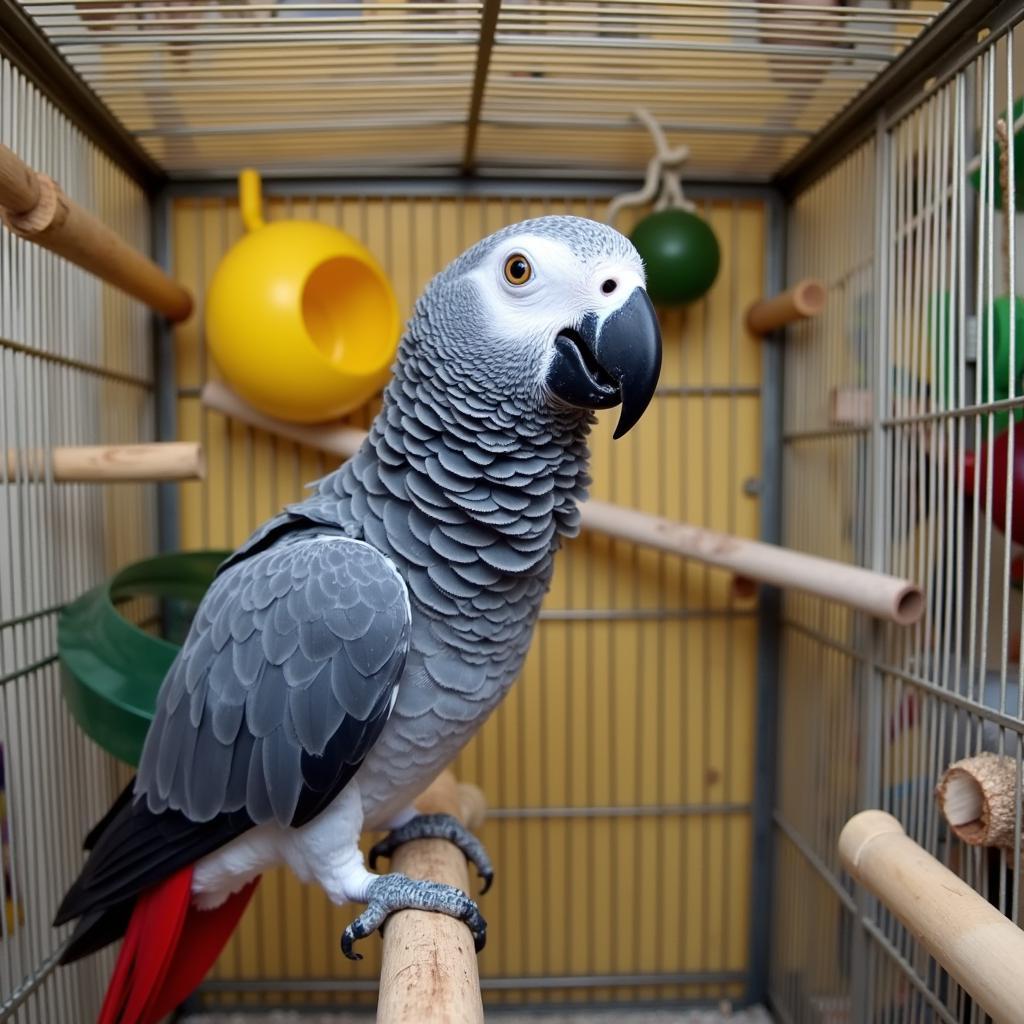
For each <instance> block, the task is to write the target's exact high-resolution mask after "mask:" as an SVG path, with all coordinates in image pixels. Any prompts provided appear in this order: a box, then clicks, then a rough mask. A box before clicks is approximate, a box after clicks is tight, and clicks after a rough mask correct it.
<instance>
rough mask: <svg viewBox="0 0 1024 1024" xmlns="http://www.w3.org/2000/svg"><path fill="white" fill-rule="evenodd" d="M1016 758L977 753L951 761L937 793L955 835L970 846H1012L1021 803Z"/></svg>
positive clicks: (940, 805)
mask: <svg viewBox="0 0 1024 1024" xmlns="http://www.w3.org/2000/svg"><path fill="white" fill-rule="evenodd" d="M1018 774H1019V771H1018V768H1017V761H1016V759H1015V758H1012V757H1007V756H1000V755H998V754H978V755H977V757H965V758H964V759H963V760H961V761H956V762H955V763H954V764H951V765H950V766H949V767H948V768H947V769H946V771H945V772H944V773H943V775H942V779H941V781H940V782H939V786H938V790H937V793H936V796H937V798H938V801H939V807H940V808H941V809H942V813H943V815H944V816H945V818H946V821H947V822H948V823H949V827H950V829H951V830H952V832H953V834H954V835H956V836H957V838H959V839H962V840H963V841H964V842H965V843H970V844H971V845H972V846H1002V847H1005V848H1011V847H1012V846H1013V845H1014V839H1015V834H1016V832H1017V829H1018V826H1017V806H1018V804H1019V803H1020V790H1019V788H1018V782H1017V778H1018Z"/></svg>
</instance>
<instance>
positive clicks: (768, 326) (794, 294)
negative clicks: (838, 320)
mask: <svg viewBox="0 0 1024 1024" xmlns="http://www.w3.org/2000/svg"><path fill="white" fill-rule="evenodd" d="M825 294H826V293H825V286H824V285H823V284H822V283H821V282H820V281H815V280H814V279H813V278H808V279H807V280H805V281H800V282H798V283H797V284H795V285H793V287H792V288H790V289H788V290H787V291H784V292H782V293H781V294H779V295H776V296H775V297H774V298H771V299H758V301H757V302H755V303H754V304H753V305H752V306H751V307H750V308H749V309H748V310H747V329H748V330H749V331H750V332H751V333H752V334H770V333H771V332H772V331H776V330H778V329H779V328H780V327H785V326H786V324H791V323H793V321H795V320H806V319H807V317H809V316H817V315H818V314H819V313H820V312H821V311H822V310H823V309H824V308H825Z"/></svg>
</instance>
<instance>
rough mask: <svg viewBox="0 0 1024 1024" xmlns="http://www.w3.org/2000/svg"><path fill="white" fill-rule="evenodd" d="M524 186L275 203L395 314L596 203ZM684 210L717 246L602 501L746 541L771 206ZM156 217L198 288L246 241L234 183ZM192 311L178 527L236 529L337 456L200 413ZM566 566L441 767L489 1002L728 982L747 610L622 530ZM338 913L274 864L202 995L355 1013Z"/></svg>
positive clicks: (687, 989)
mask: <svg viewBox="0 0 1024 1024" xmlns="http://www.w3.org/2000/svg"><path fill="white" fill-rule="evenodd" d="M399 187H400V186H399ZM427 187H428V188H429V186H427ZM526 195H527V198H521V197H518V196H513V197H509V196H507V195H500V196H495V197H493V198H483V199H480V198H453V197H444V196H433V197H431V196H426V197H420V198H417V197H414V196H413V197H410V196H407V195H402V194H401V193H400V192H397V193H396V194H394V195H388V196H379V195H378V196H376V197H367V196H365V195H364V196H358V195H357V196H345V195H344V194H342V195H341V196H338V195H337V194H335V195H330V194H328V195H320V196H319V197H317V196H309V195H303V194H299V195H293V194H288V195H286V196H281V197H279V198H277V199H276V200H274V201H273V202H272V203H270V204H269V207H270V208H269V211H268V212H269V214H270V216H271V217H272V218H274V219H277V218H283V217H312V218H317V219H321V220H323V221H326V222H327V223H329V224H337V225H339V226H341V227H343V228H344V229H345V230H347V231H350V232H352V233H353V234H355V235H356V236H357V237H359V238H361V239H363V240H365V241H366V243H367V244H368V245H369V246H370V248H371V249H372V250H373V251H374V252H375V254H376V255H377V256H378V257H379V258H380V260H381V261H382V264H383V265H384V267H385V269H386V271H387V273H388V275H389V277H390V278H391V280H392V282H393V283H394V285H395V288H396V291H397V294H398V297H399V301H400V303H401V304H402V306H403V308H404V309H406V310H407V309H409V308H410V305H411V303H412V301H413V299H414V298H415V296H416V295H417V294H418V293H419V292H420V290H421V289H422V287H423V286H424V285H425V283H426V282H427V280H428V279H429V277H430V276H431V275H432V274H433V273H434V272H435V271H436V269H437V268H438V267H440V266H443V265H444V264H445V263H446V262H447V261H448V260H449V259H451V258H452V257H454V256H455V255H456V254H457V253H459V252H460V251H461V250H463V249H464V248H466V247H467V246H469V245H470V244H472V243H473V242H474V241H476V240H477V239H479V238H480V237H482V236H483V235H485V234H487V233H488V232H490V231H493V230H495V229H497V228H498V227H500V226H502V225H504V224H506V223H511V222H514V221H516V220H519V219H522V218H525V217H528V216H534V215H537V214H541V213H559V212H572V213H576V214H584V215H590V216H598V217H599V216H600V215H601V213H602V210H603V206H604V202H605V201H606V200H605V198H604V197H596V198H595V197H594V196H592V195H591V196H588V197H585V198H577V197H574V196H569V197H566V196H565V195H557V196H551V197H550V198H548V199H533V198H529V194H528V193H527V194H526ZM702 212H703V214H704V215H705V216H707V217H708V218H709V219H710V221H711V223H712V225H713V226H714V229H715V231H716V232H717V234H718V236H719V238H720V240H721V244H722V249H723V254H724V263H723V266H722V270H721V272H720V276H719V279H718V282H717V284H716V285H715V287H714V289H713V290H712V292H711V293H710V295H709V296H708V297H707V299H705V300H703V301H701V302H700V303H698V304H696V305H695V306H693V307H691V308H690V309H689V310H688V311H687V313H686V314H685V315H684V314H680V313H672V314H667V315H666V317H665V319H664V328H665V334H666V359H665V369H664V372H663V375H662V385H661V391H660V394H659V396H658V397H657V399H656V401H655V404H654V406H653V407H652V408H651V410H650V411H649V412H648V414H647V415H646V417H645V418H644V420H643V422H642V423H641V424H640V426H639V427H638V428H637V430H636V432H635V436H634V434H631V435H630V436H629V438H627V439H625V440H624V441H620V442H616V443H614V444H613V443H612V442H611V438H610V433H611V427H612V423H611V421H610V420H608V422H602V424H601V427H600V429H599V430H598V431H597V432H596V435H595V437H594V467H593V468H594V472H593V475H594V478H595V494H596V496H598V497H601V498H604V499H607V500H612V501H617V502H620V503H622V504H624V505H628V506H634V507H638V508H643V509H647V510H649V511H652V512H660V513H662V514H666V515H670V516H674V517H676V518H682V519H687V520H690V521H693V522H696V523H703V524H707V525H713V526H715V527H716V528H721V529H729V530H732V531H733V532H736V533H740V534H745V535H747V536H756V535H757V532H758V513H759V508H758V502H757V500H756V498H755V497H752V496H750V495H749V494H747V493H745V492H744V483H745V482H747V481H754V480H756V478H757V475H758V472H759V465H760V450H759V445H758V443H757V438H758V435H759V417H760V392H761V358H762V351H761V348H760V346H759V344H758V343H757V342H756V340H754V339H753V338H751V337H750V336H749V335H747V334H746V333H745V331H744V330H743V329H742V326H741V319H740V318H741V311H742V309H743V308H744V307H745V305H746V304H747V303H748V302H749V301H750V300H751V299H752V298H754V297H756V296H757V295H759V294H760V292H761V289H762V286H763V274H764V269H763V240H764V231H765V224H764V207H763V204H762V203H761V202H760V201H752V200H723V201H718V202H708V203H705V204H703V207H702ZM173 228H174V230H173V239H174V253H175V263H176V271H177V273H178V274H179V275H180V276H181V277H182V278H183V279H184V280H185V282H186V283H188V284H189V285H191V286H192V287H193V289H194V291H195V293H196V294H197V295H199V296H201V295H202V294H203V292H204V285H205V283H206V281H207V280H208V279H209V277H210V275H211V274H212V272H213V270H214V269H215V267H216V265H217V263H218V261H219V259H220V257H221V255H222V254H223V252H224V250H225V248H226V246H227V245H229V244H230V243H231V242H232V241H233V240H234V239H235V238H236V237H238V235H239V233H240V230H241V225H240V223H239V218H238V211H237V207H236V205H235V202H234V199H233V197H231V198H207V199H201V198H187V197H186V198H181V199H178V200H177V201H176V202H175V204H174V208H173ZM740 239H744V240H745V241H746V244H745V245H741V244H740ZM200 314H201V311H200ZM201 323H202V318H201V315H200V316H198V317H196V318H194V319H193V321H192V322H191V323H189V324H186V325H183V326H182V327H181V328H179V329H178V330H177V332H176V334H177V353H178V383H179V397H180V428H181V436H182V437H183V438H187V439H201V440H202V441H203V443H204V445H205V446H206V447H207V450H208V454H209V475H208V478H207V480H206V481H205V482H204V483H202V484H198V483H196V484H186V485H184V486H183V487H182V491H181V510H182V543H183V545H184V546H200V545H230V544H234V543H237V542H239V541H240V540H241V539H242V538H243V537H244V536H245V535H246V534H247V532H248V531H249V530H250V529H251V528H252V527H253V526H254V525H255V524H256V523H258V522H260V521H261V520H262V519H264V518H265V517H267V516H268V515H270V514H271V513H273V512H274V511H276V510H277V509H278V508H279V507H280V506H281V505H282V504H284V503H285V502H286V501H288V500H292V499H293V498H295V497H296V496H298V495H299V493H300V490H301V487H302V485H303V484H304V483H305V482H306V481H309V480H311V479H313V478H315V477H316V476H318V475H320V474H322V473H324V472H326V471H327V470H328V469H330V468H331V467H332V463H331V462H330V461H325V459H324V458H323V457H322V456H320V455H319V454H317V453H314V452H310V451H307V450H303V449H299V448H297V447H296V446H295V445H294V444H291V443H288V442H284V441H275V440H274V439H272V438H270V437H268V436H267V435H265V434H261V433H259V432H255V431H252V430H250V429H247V428H245V427H242V426H240V425H238V424H234V423H232V422H230V421H228V420H225V419H224V418H223V417H222V416H220V415H217V414H214V413H210V412H203V411H202V409H201V406H200V405H199V402H198V401H197V394H198V389H199V388H200V386H201V385H202V383H203V382H204V381H205V380H206V379H207V376H208V375H209V374H213V373H215V368H214V367H213V366H211V365H210V363H209V361H208V359H207V355H206V349H205V344H204V340H203V337H202V334H201V331H200V325H201ZM371 411H372V410H371ZM368 416H369V412H368V413H367V415H365V416H363V417H361V418H360V420H359V423H360V425H362V426H365V425H366V423H367V422H368ZM665 467H673V468H672V471H670V472H666V471H665ZM747 490H748V491H749V490H750V488H749V487H748V488H747ZM560 559H561V561H560V566H559V571H558V573H557V577H556V580H555V583H554V586H553V588H552V591H551V594H550V595H549V599H548V601H547V603H546V605H545V609H544V612H543V619H542V622H541V624H540V626H539V627H538V632H537V635H536V638H535V642H534V646H533V649H532V652H531V655H530V658H529V661H528V664H527V667H526V669H525V671H524V675H523V678H522V679H521V680H520V681H519V682H518V683H517V684H516V687H515V688H514V689H513V691H512V693H511V694H510V696H509V697H508V699H507V700H506V701H505V703H504V704H503V705H502V706H501V708H500V709H499V711H498V712H497V713H496V714H495V715H494V717H493V718H492V719H491V721H489V722H488V724H487V725H486V726H485V728H484V731H483V732H482V734H481V735H480V737H479V738H478V739H477V740H476V741H474V743H473V744H472V746H471V747H470V748H468V749H467V751H466V752H465V753H464V754H463V756H462V757H461V758H460V759H459V762H458V764H457V765H456V770H457V773H458V774H459V776H460V777H461V778H463V779H466V780H473V781H476V782H478V783H479V784H480V785H481V786H482V787H483V789H484V791H485V793H486V794H487V797H488V800H489V802H490V803H491V805H492V810H491V811H490V813H489V819H488V824H487V825H486V828H485V830H484V832H483V839H484V841H485V842H486V843H487V845H488V846H489V848H490V849H491V851H492V854H493V856H494V859H495V864H496V866H497V869H498V872H499V876H500V878H499V881H498V882H497V883H496V886H495V889H494V891H493V894H489V895H488V896H487V897H485V898H484V901H483V910H484V912H485V914H486V915H487V916H488V918H489V919H490V923H491V933H490V937H489V941H488V946H487V949H486V950H485V951H484V953H483V957H482V959H481V973H482V975H483V978H484V986H485V989H486V990H487V998H488V1000H489V1001H491V1002H492V1003H493V1002H502V1003H506V1004H517V1003H537V1002H551V1001H565V1000H570V1001H574V1002H588V1003H590V1002H593V1003H607V1002H611V1001H635V1000H647V1001H650V1000H661V1001H665V1000H674V999H690V1000H697V999H705V1000H706V999H719V998H727V997H733V998H735V997H738V996H740V995H742V993H743V992H744V989H745V984H746V981H747V977H748V971H749V967H750V964H749V960H748V946H749V927H750V918H751V909H750V908H751V900H752V898H753V894H752V892H751V872H752V870H753V866H752V863H751V857H750V851H751V819H752V813H753V809H752V799H753V787H754V771H753V748H754V736H755V733H756V725H755V696H756V634H757V617H756V615H757V609H756V606H755V605H754V604H753V603H751V602H749V601H747V602H744V601H741V600H737V599H736V598H735V597H734V596H733V594H732V591H731V589H730V586H729V580H728V579H727V578H726V577H724V576H723V575H722V574H718V573H713V572H710V571H708V570H705V569H702V568H700V567H697V566H695V565H688V564H683V563H680V562H679V561H678V560H673V559H670V558H666V557H664V556H656V555H654V554H652V553H649V552H641V551H639V550H637V549H635V548H634V547H632V546H631V545H629V544H625V543H610V542H608V541H607V540H604V539H601V538H590V539H582V540H579V541H577V542H574V543H573V544H572V545H570V546H569V547H568V548H567V550H565V551H563V552H562V553H561V555H560ZM351 913H352V908H348V907H346V908H343V909H341V910H339V909H337V908H332V907H330V906H329V904H328V903H327V901H326V899H325V898H324V896H323V894H322V893H320V892H319V891H318V890H314V889H310V888H304V887H301V886H300V885H299V884H298V883H297V882H295V880H294V879H293V878H291V877H290V876H289V875H286V874H284V873H280V874H278V873H275V874H274V875H272V876H269V877H267V878H265V879H264V882H263V883H261V886H260V892H259V894H258V897H257V901H256V903H255V905H254V907H253V909H252V911H251V912H250V913H249V914H248V915H247V918H246V920H245V921H244V922H243V927H242V930H241V932H240V934H239V936H238V937H237V940H236V941H235V942H234V943H233V944H232V946H231V947H230V948H229V949H228V950H227V951H226V953H225V955H224V956H223V957H222V959H221V962H220V965H219V968H218V970H217V972H216V975H215V979H214V980H213V981H212V982H211V983H209V984H208V986H207V989H206V991H207V993H208V995H207V996H206V999H207V1002H208V1003H209V1002H213V1001H214V1000H219V1001H222V1002H223V1003H224V1004H226V1005H233V1006H237V1005H245V1004H246V1003H251V1002H254V1001H262V1002H263V1003H264V1004H266V1003H268V1002H270V1003H286V1004H288V1005H304V1006H309V1005H323V1004H324V1003H325V1001H327V1000H328V999H330V998H332V997H333V999H334V1000H335V1001H337V1000H338V999H339V995H338V993H339V992H344V993H350V992H356V993H361V994H357V995H351V996H350V995H347V994H346V995H345V996H344V997H343V998H344V1000H345V1002H346V1003H348V1002H349V1001H350V1000H362V1001H365V1002H369V1003H371V1004H372V1002H373V1000H374V994H373V993H374V990H375V986H376V977H377V972H378V970H379V963H378V961H377V947H376V945H375V944H374V943H367V949H366V952H367V958H366V961H365V962H364V963H363V964H361V965H359V967H358V968H355V967H352V966H351V965H349V964H348V963H346V962H345V961H343V960H342V959H341V958H340V954H339V953H338V936H339V934H340V931H341V929H342V928H343V927H344V925H345V924H346V923H347V920H348V918H349V917H350V916H351Z"/></svg>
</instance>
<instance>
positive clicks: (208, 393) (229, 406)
mask: <svg viewBox="0 0 1024 1024" xmlns="http://www.w3.org/2000/svg"><path fill="white" fill-rule="evenodd" d="M201 401H202V403H203V405H205V406H206V408H207V409H213V410H214V412H219V413H223V415H225V416H230V417H231V418H232V419H235V420H238V422H239V423H246V424H248V425H249V426H250V427H255V428H256V429H257V430H265V431H266V432H267V433H268V434H276V435H277V436H278V437H283V438H285V439H286V440H288V441H294V442H295V443H296V444H302V445H306V446H307V447H309V448H316V449H317V450H318V451H322V452H330V453H331V454H332V455H337V456H339V457H340V458H342V459H348V458H351V457H352V456H353V455H355V453H356V452H357V451H358V450H359V446H360V445H361V444H362V443H363V441H364V440H365V439H366V431H365V430H358V429H356V428H355V427H346V426H343V425H340V424H333V423H331V424H324V425H323V426H311V427H309V426H302V425H300V424H298V423H289V422H287V421H286V420H279V419H275V418H274V417H273V416H268V415H267V414H266V413H262V412H260V411H259V410H258V409H254V408H253V407H252V406H251V405H249V403H248V402H246V401H244V400H243V399H241V398H239V397H238V395H236V394H235V393H234V391H232V390H231V389H230V388H229V387H228V386H227V385H226V384H221V383H220V382H219V381H215V380H211V381H208V382H207V383H206V385H205V386H204V387H203V393H202V398H201Z"/></svg>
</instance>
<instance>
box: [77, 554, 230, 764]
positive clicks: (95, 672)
mask: <svg viewBox="0 0 1024 1024" xmlns="http://www.w3.org/2000/svg"><path fill="white" fill-rule="evenodd" d="M228 554H229V552H227V551H193V552H188V553H179V554H173V555H160V556H158V557H157V558H149V559H147V560H146V561H143V562H135V563H133V564H132V565H129V566H127V567H126V568H124V569H122V570H121V571H120V572H118V573H117V574H116V575H114V576H112V577H111V578H110V579H109V580H107V581H106V582H105V583H102V584H100V585H99V586H98V587H94V588H93V589H92V590H90V591H88V592H87V593H85V594H83V595H82V596H81V597H79V598H78V599H77V600H76V601H74V602H72V603H71V604H69V605H68V606H67V607H66V608H64V609H63V611H62V612H61V614H60V617H59V618H58V621H57V650H58V654H59V656H60V664H61V687H62V689H63V693H64V700H65V701H66V702H67V705H68V708H69V709H70V711H71V714H72V715H73V716H74V718H75V720H76V721H77V722H78V724H79V725H80V726H81V727H82V729H83V730H84V731H85V732H86V733H87V734H88V736H89V737H90V738H91V739H93V740H95V742H96V743H98V744H99V745H100V746H101V747H103V749H104V750H106V751H108V752H109V753H111V754H113V755H114V757H116V758H118V759H120V760H121V761H125V762H127V763H128V764H131V765H136V764H138V761H139V756H140V754H141V753H142V743H143V741H144V740H145V738H146V731H147V730H148V729H149V723H150V722H151V721H152V720H153V711H154V708H155V707H156V695H157V691H158V690H159V689H160V684H161V683H162V682H163V680H164V676H165V675H166V674H167V670H168V669H169V668H170V666H171V662H172V661H174V658H175V655H176V654H177V653H178V650H179V646H178V644H175V643H172V642H171V641H170V640H165V639H163V638H161V637H158V636H153V635H152V634H151V633H147V632H145V631H144V630H143V629H141V628H139V627H138V626H136V625H135V624H134V623H132V622H129V621H128V620H127V619H126V618H125V617H124V616H123V615H121V614H120V612H118V610H117V608H116V606H115V602H117V601H119V600H123V599H124V598H127V597H139V596H152V597H158V598H165V599H174V600H177V601H186V602H191V603H198V602H199V600H200V599H201V598H202V596H203V594H204V593H206V590H207V588H208V587H209V586H210V583H211V582H212V580H213V577H214V574H215V573H216V571H217V566H218V565H220V563H221V562H222V561H223V560H224V559H225V558H227V556H228Z"/></svg>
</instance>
